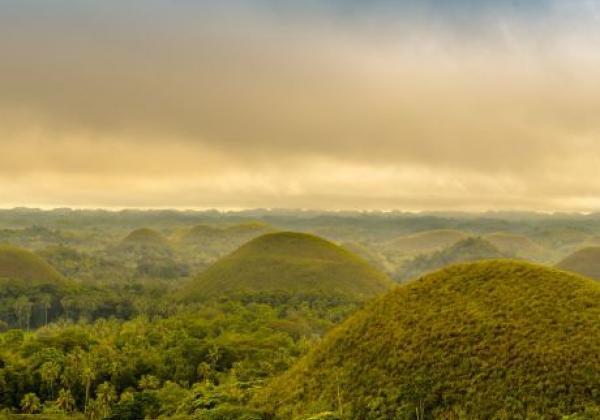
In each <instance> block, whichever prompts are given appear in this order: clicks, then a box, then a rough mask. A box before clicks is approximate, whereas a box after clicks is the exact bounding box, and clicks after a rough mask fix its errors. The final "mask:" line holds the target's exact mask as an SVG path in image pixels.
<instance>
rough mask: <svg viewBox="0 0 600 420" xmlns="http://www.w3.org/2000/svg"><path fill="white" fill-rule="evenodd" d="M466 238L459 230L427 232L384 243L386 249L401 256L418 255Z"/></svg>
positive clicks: (466, 235)
mask: <svg viewBox="0 0 600 420" xmlns="http://www.w3.org/2000/svg"><path fill="white" fill-rule="evenodd" d="M468 236H469V235H468V234H466V233H465V232H461V231H459V230H452V229H439V230H428V231H425V232H419V233H415V234H412V235H406V236H400V237H398V238H395V239H393V240H391V241H389V242H387V243H386V248H390V249H394V251H395V252H398V253H402V254H407V255H418V254H423V253H429V252H432V251H436V250H440V249H443V248H446V247H449V246H450V245H453V244H455V243H456V242H458V241H460V240H462V239H465V238H467V237H468Z"/></svg>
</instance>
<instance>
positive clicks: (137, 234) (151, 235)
mask: <svg viewBox="0 0 600 420" xmlns="http://www.w3.org/2000/svg"><path fill="white" fill-rule="evenodd" d="M132 244H136V245H146V246H168V243H167V240H166V239H165V237H164V236H163V235H161V234H160V233H159V232H157V231H155V230H153V229H148V228H140V229H136V230H134V231H132V232H130V233H129V235H127V236H126V237H125V238H124V239H123V242H122V245H132Z"/></svg>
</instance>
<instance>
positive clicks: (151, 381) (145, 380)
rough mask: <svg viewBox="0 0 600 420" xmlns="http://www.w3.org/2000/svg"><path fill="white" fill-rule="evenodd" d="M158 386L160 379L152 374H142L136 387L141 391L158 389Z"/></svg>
mask: <svg viewBox="0 0 600 420" xmlns="http://www.w3.org/2000/svg"><path fill="white" fill-rule="evenodd" d="M159 386H160V381H159V380H158V378H157V377H156V376H153V375H144V376H142V379H140V383H139V384H138V387H139V388H140V389H141V390H142V391H150V390H152V389H158V387H159Z"/></svg>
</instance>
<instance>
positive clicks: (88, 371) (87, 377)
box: [81, 363, 96, 413]
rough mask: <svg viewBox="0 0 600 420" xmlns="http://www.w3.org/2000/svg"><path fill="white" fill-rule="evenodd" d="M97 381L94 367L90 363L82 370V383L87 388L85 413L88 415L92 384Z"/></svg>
mask: <svg viewBox="0 0 600 420" xmlns="http://www.w3.org/2000/svg"><path fill="white" fill-rule="evenodd" d="M95 380H96V371H95V369H94V367H93V366H91V365H90V364H89V363H88V364H87V365H86V366H84V367H83V369H82V370H81V382H82V383H83V386H84V387H85V412H86V413H87V410H88V405H89V403H90V391H91V388H92V384H93V383H94V381H95Z"/></svg>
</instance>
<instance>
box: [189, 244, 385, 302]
mask: <svg viewBox="0 0 600 420" xmlns="http://www.w3.org/2000/svg"><path fill="white" fill-rule="evenodd" d="M390 286H391V281H390V280H389V279H388V277H387V276H386V275H385V274H383V273H381V272H380V271H378V270H377V269H375V268H373V267H371V266H370V265H369V264H368V263H367V262H366V261H365V260H363V259H362V258H360V257H358V256H356V255H354V254H352V253H351V252H349V251H347V250H345V249H344V248H341V247H339V246H337V245H335V244H333V243H331V242H329V241H326V240H325V239H322V238H319V237H317V236H313V235H309V234H304V233H294V232H281V233H270V234H266V235H263V236H260V237H258V238H255V239H253V240H251V241H250V242H248V243H246V244H245V245H243V246H242V247H240V248H239V249H238V250H236V251H235V252H233V253H232V254H230V255H228V256H226V257H224V258H222V259H220V260H219V261H217V262H216V263H215V264H213V265H212V266H210V267H209V268H208V269H207V270H206V271H205V272H203V273H202V274H200V276H198V277H197V278H196V279H194V280H193V281H191V282H190V283H189V284H188V285H187V287H185V288H184V290H183V291H182V296H183V297H184V299H187V300H195V299H203V298H208V297H214V296H222V295H224V294H233V295H235V294H250V295H252V294H283V295H291V296H322V297H326V298H343V299H350V300H364V299H367V298H370V297H372V296H375V295H377V294H380V293H382V292H384V291H386V290H387V289H388V288H389V287H390Z"/></svg>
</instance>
